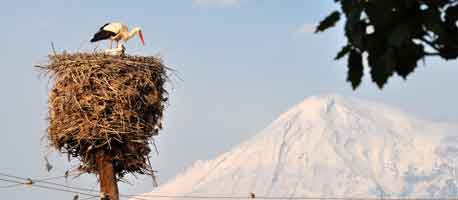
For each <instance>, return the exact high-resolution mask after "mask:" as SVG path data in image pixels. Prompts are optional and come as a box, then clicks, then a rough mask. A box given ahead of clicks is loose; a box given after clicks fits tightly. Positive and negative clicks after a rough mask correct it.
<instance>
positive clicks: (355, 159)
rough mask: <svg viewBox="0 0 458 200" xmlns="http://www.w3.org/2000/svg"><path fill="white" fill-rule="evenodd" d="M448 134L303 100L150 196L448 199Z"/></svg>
mask: <svg viewBox="0 0 458 200" xmlns="http://www.w3.org/2000/svg"><path fill="white" fill-rule="evenodd" d="M454 138H455V139H453V140H452V139H450V136H448V137H446V134H445V130H444V129H442V127H441V126H439V125H438V124H436V123H434V122H427V121H421V122H420V121H418V120H416V119H414V118H412V117H411V116H409V115H407V114H404V113H402V112H400V111H397V110H396V109H394V108H391V107H389V106H385V105H381V104H377V103H372V102H367V101H361V100H354V99H350V100H349V99H346V98H343V97H341V96H339V95H323V96H314V97H308V98H306V99H304V100H303V101H302V102H301V103H299V104H297V105H296V106H293V108H291V109H290V110H288V111H287V112H285V113H283V114H282V115H281V116H280V117H279V118H278V119H277V120H275V121H274V122H273V123H272V124H271V125H269V126H268V127H267V128H266V129H264V130H262V131H261V132H260V133H259V134H258V135H256V136H254V137H253V138H251V139H250V140H248V141H245V142H243V143H242V144H240V145H238V146H237V147H235V148H234V149H232V150H231V151H229V152H227V153H225V154H223V155H220V156H219V157H217V158H215V159H214V160H211V161H201V162H199V164H196V165H194V166H192V167H191V168H189V169H188V170H186V171H185V172H184V173H183V174H181V175H179V176H177V177H176V178H175V179H174V180H172V181H170V182H169V183H167V184H165V185H163V186H161V187H160V188H159V189H158V190H157V191H155V192H153V194H154V193H173V194H176V193H179V194H196V193H206V194H208V193H210V194H223V195H238V196H240V195H245V194H249V193H251V192H254V193H256V194H257V195H260V196H283V197H285V196H286V197H297V196H328V197H329V196H347V197H348V196H351V197H380V196H385V197H389V196H391V197H448V196H450V195H451V196H453V195H455V196H456V195H457V194H458V187H457V186H456V185H457V184H456V183H457V180H456V176H454V174H456V171H458V168H457V167H456V165H455V164H454V163H457V161H458V154H457V153H456V152H457V151H456V147H455V146H457V143H458V139H457V138H456V137H454ZM444 141H447V142H446V143H444ZM451 141H456V142H451ZM448 147H450V148H448ZM418 155H422V156H418Z"/></svg>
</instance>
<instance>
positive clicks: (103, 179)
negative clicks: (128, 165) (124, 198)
mask: <svg viewBox="0 0 458 200" xmlns="http://www.w3.org/2000/svg"><path fill="white" fill-rule="evenodd" d="M96 160H97V169H98V172H97V173H98V174H99V179H100V192H101V199H102V200H119V191H118V183H117V180H116V174H115V171H114V168H113V158H111V156H109V155H106V154H105V153H104V152H103V151H99V152H98V153H97V155H96Z"/></svg>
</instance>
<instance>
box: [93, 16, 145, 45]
mask: <svg viewBox="0 0 458 200" xmlns="http://www.w3.org/2000/svg"><path fill="white" fill-rule="evenodd" d="M135 34H138V37H139V38H140V42H141V43H142V45H145V41H144V40H143V34H142V30H141V29H140V27H134V28H132V30H131V31H129V28H127V26H126V25H124V24H122V23H119V22H111V23H106V24H105V25H103V26H102V27H100V29H99V31H97V33H95V34H94V36H93V37H92V39H91V42H97V41H100V40H108V41H109V43H108V45H109V47H110V49H111V48H112V46H113V41H116V46H118V45H119V41H120V40H122V41H124V43H126V42H127V40H129V39H131V38H132V37H134V36H135Z"/></svg>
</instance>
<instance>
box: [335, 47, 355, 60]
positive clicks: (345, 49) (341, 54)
mask: <svg viewBox="0 0 458 200" xmlns="http://www.w3.org/2000/svg"><path fill="white" fill-rule="evenodd" d="M350 50H351V46H350V45H348V44H347V45H345V46H344V47H342V49H341V50H340V51H339V53H337V56H336V57H335V58H334V60H339V59H341V58H343V57H344V56H345V55H347V54H348V52H350Z"/></svg>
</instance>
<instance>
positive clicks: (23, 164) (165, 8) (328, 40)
mask: <svg viewBox="0 0 458 200" xmlns="http://www.w3.org/2000/svg"><path fill="white" fill-rule="evenodd" d="M312 2H313V3H312ZM332 2H333V1H332V0H326V1H299V0H297V1H293V0H291V1H274V0H194V1H193V0H167V1H165V0H162V1H159V0H150V1H141V2H140V1H136V2H135V3H134V1H106V0H105V1H76V0H68V1H62V0H59V1H58V0H55V1H41V0H36V1H24V0H15V1H7V0H1V2H0V3H1V6H0V22H1V24H2V25H3V26H2V29H1V31H0V38H1V39H2V48H0V64H1V66H0V67H1V69H2V73H0V91H1V94H2V98H0V102H1V103H0V113H1V115H0V125H1V127H2V129H1V130H2V136H3V138H2V140H1V141H0V158H1V161H0V172H6V173H12V174H15V175H18V176H24V177H46V176H56V175H62V173H63V172H64V171H65V170H66V169H67V167H68V165H67V163H66V157H65V156H56V154H51V156H50V160H51V162H52V164H53V165H54V167H55V169H54V170H53V171H51V173H50V174H48V173H47V172H46V171H45V168H44V160H43V156H44V155H46V154H47V152H48V150H47V148H46V146H45V145H46V141H45V140H43V137H44V136H45V135H46V132H45V131H46V121H45V120H46V116H47V93H48V88H49V86H50V85H49V82H48V79H47V78H46V77H41V76H40V74H39V73H38V72H37V71H36V70H34V68H33V67H32V66H33V65H35V64H43V63H46V61H47V58H46V55H47V54H48V53H50V51H51V50H50V49H51V48H50V42H51V41H53V42H54V43H55V46H56V49H57V50H58V51H59V52H60V51H63V50H67V51H70V52H74V51H77V50H79V51H88V50H91V49H93V48H94V47H95V46H94V45H92V44H89V43H88V42H87V41H88V40H89V39H90V37H91V36H92V34H93V33H94V32H95V31H97V29H98V28H99V26H101V25H102V24H104V23H105V22H107V21H111V20H117V21H123V22H125V23H127V24H129V25H139V26H141V27H142V29H143V33H144V35H145V40H146V46H145V47H141V46H140V43H139V41H138V40H137V39H133V40H132V41H129V45H128V47H127V48H128V52H129V53H132V54H144V55H155V54H158V53H160V54H161V55H162V56H163V58H164V60H165V62H166V63H167V64H168V65H169V66H170V67H172V68H174V69H176V70H177V71H178V76H179V78H177V77H175V78H173V83H172V84H171V85H169V88H170V99H171V101H170V105H169V107H168V109H167V111H166V112H167V113H166V120H165V129H164V130H163V131H162V132H161V134H160V135H159V137H157V138H156V140H157V143H158V147H159V151H160V154H159V155H153V157H154V159H153V165H154V167H155V168H156V169H157V170H159V179H160V182H161V183H163V182H165V181H166V180H167V179H169V178H171V177H173V176H174V175H175V174H176V173H178V172H180V171H182V170H183V169H184V168H185V167H186V166H188V165H189V164H191V163H192V162H193V161H194V160H197V159H211V158H212V157H214V156H216V155H218V154H220V153H222V152H225V151H227V150H229V149H230V148H231V147H232V146H234V145H236V144H237V143H239V142H240V141H242V140H244V139H246V138H248V137H250V136H252V135H253V134H255V133H256V132H257V131H259V130H261V129H262V128H263V127H265V126H266V125H268V124H269V123H270V121H272V120H273V119H274V118H275V117H276V116H277V115H279V114H280V113H281V112H283V111H285V110H286V109H288V108H289V107H290V106H292V105H294V104H295V103H298V102H299V101H301V100H302V99H303V98H304V97H306V96H310V95H319V94H329V93H332V94H340V95H343V96H356V97H360V98H364V99H369V100H375V101H379V102H383V103H386V104H391V105H394V106H397V107H399V108H401V109H402V110H405V111H407V112H410V113H414V114H415V115H418V116H420V117H423V118H428V119H433V120H440V121H454V122H456V121H458V106H456V104H457V102H458V94H457V89H456V86H457V84H458V80H457V78H456V76H457V74H458V67H457V62H456V61H454V62H448V63H445V62H442V61H440V60H438V59H429V60H426V62H425V64H423V63H420V65H421V67H420V68H419V69H417V71H416V73H415V74H414V75H412V76H410V77H409V80H408V81H407V82H405V81H403V80H402V79H401V78H399V77H395V78H392V79H390V82H389V84H388V85H387V86H386V88H385V89H384V90H383V91H380V90H378V89H377V88H376V86H375V85H374V84H373V83H371V82H370V80H369V79H368V78H367V76H366V77H365V79H364V82H363V84H362V87H361V88H360V89H359V90H358V91H356V92H353V91H352V90H351V88H350V85H349V84H347V83H346V82H345V78H346V68H345V65H344V62H342V61H339V62H336V61H333V60H332V58H333V57H334V55H335V53H336V52H337V51H338V50H339V49H340V47H341V46H342V45H343V44H344V38H343V37H342V34H341V30H340V29H333V30H332V31H330V32H328V33H326V34H320V35H315V34H313V33H312V32H311V31H312V28H313V24H315V23H317V22H318V21H319V20H320V19H321V18H322V17H324V16H325V15H326V14H327V13H328V12H330V11H332V9H333V7H334V6H333V4H332ZM100 45H101V47H105V46H106V43H101V44H100ZM129 180H130V181H131V183H132V184H133V185H128V184H121V193H140V192H147V191H150V190H151V189H152V184H151V179H150V177H142V176H140V177H139V179H137V180H136V179H133V178H131V179H129ZM69 183H71V184H73V185H77V186H80V187H94V188H95V189H97V185H96V183H95V178H93V176H84V177H82V178H78V179H77V180H71V181H69ZM2 185H4V183H2V182H0V186H2ZM71 197H72V196H71V194H67V193H61V192H54V191H45V190H39V189H33V188H32V189H29V188H24V187H19V188H8V189H2V188H0V199H32V198H34V199H49V200H57V199H71Z"/></svg>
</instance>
